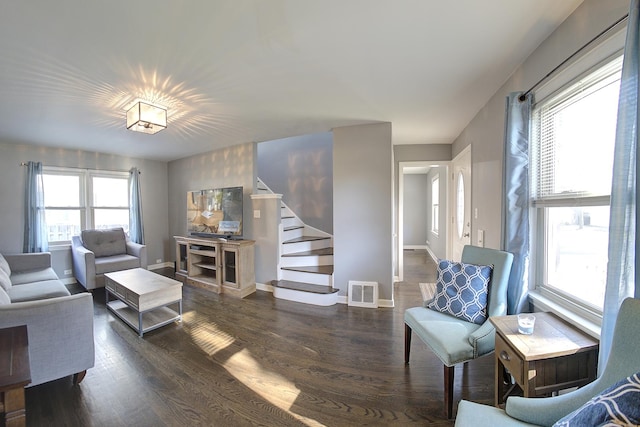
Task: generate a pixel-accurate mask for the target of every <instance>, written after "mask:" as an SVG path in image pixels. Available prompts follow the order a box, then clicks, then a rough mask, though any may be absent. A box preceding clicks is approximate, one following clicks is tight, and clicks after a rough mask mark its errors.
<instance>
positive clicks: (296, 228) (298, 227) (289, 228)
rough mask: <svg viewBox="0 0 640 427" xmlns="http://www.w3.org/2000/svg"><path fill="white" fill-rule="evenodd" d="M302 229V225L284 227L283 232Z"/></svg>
mask: <svg viewBox="0 0 640 427" xmlns="http://www.w3.org/2000/svg"><path fill="white" fill-rule="evenodd" d="M300 228H304V225H292V226H291V227H285V228H284V231H291V230H298V229H300Z"/></svg>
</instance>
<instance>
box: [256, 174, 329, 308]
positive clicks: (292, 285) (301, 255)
mask: <svg viewBox="0 0 640 427" xmlns="http://www.w3.org/2000/svg"><path fill="white" fill-rule="evenodd" d="M257 188H258V193H263V194H264V193H270V194H272V193H273V191H271V189H269V187H268V186H267V185H265V184H264V183H263V182H262V181H261V180H260V179H259V178H258V187H257ZM281 209H282V211H281V215H280V216H281V221H282V233H281V236H280V265H279V276H278V279H276V280H273V281H271V283H270V284H271V286H272V287H273V296H274V297H276V298H279V299H286V300H289V301H297V302H303V303H306V304H313V305H320V306H329V305H334V304H335V303H336V302H337V301H338V290H337V289H334V288H333V238H332V236H331V235H330V234H328V233H325V232H323V231H320V230H318V229H315V228H313V227H310V226H308V225H306V224H304V222H302V220H300V218H298V217H297V216H296V215H295V213H294V212H293V211H292V210H291V209H290V208H289V207H288V206H287V205H286V204H285V203H284V202H282V205H281Z"/></svg>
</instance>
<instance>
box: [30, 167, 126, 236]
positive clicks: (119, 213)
mask: <svg viewBox="0 0 640 427" xmlns="http://www.w3.org/2000/svg"><path fill="white" fill-rule="evenodd" d="M43 182H44V204H45V221H46V223H47V230H48V232H47V236H48V239H49V244H54V245H55V244H56V243H58V244H60V243H68V242H70V241H71V237H72V236H75V235H78V234H80V231H81V230H85V229H89V228H98V229H104V228H112V227H122V228H123V229H124V231H125V233H127V232H128V231H129V174H128V173H127V172H107V171H88V170H82V169H67V168H54V167H45V168H44V174H43Z"/></svg>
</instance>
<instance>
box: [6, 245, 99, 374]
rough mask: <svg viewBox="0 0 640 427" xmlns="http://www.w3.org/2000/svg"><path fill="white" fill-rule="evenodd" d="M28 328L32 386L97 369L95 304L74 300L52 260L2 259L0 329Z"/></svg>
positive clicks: (82, 297)
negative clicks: (23, 326) (94, 335)
mask: <svg viewBox="0 0 640 427" xmlns="http://www.w3.org/2000/svg"><path fill="white" fill-rule="evenodd" d="M19 325H27V334H28V339H29V360H30V366H31V384H29V386H35V385H38V384H42V383H45V382H48V381H52V380H56V379H59V378H63V377H66V376H70V375H73V376H74V379H73V380H74V383H79V382H80V381H82V378H84V375H85V373H86V370H87V369H89V368H91V367H93V365H94V361H95V348H94V342H93V298H92V296H91V294H89V293H87V292H83V293H80V294H76V295H71V294H70V293H69V291H68V290H67V288H66V287H65V286H64V284H63V283H62V282H61V281H60V280H59V279H58V276H57V275H56V273H55V272H54V271H53V269H52V268H51V254H49V253H47V252H44V253H36V254H16V255H4V256H3V255H0V328H8V327H11V326H19Z"/></svg>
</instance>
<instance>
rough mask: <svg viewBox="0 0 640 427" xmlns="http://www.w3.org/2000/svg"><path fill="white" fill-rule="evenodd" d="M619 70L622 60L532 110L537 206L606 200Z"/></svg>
mask: <svg viewBox="0 0 640 427" xmlns="http://www.w3.org/2000/svg"><path fill="white" fill-rule="evenodd" d="M621 66H622V57H621V56H620V57H618V58H616V59H615V60H613V61H611V62H610V63H608V64H607V65H606V66H604V67H601V68H600V69H598V70H597V71H596V72H592V73H591V74H589V75H587V76H584V77H582V78H580V79H579V80H577V81H576V82H575V83H573V84H571V85H570V86H568V87H567V88H566V89H564V90H562V91H561V92H559V93H558V94H556V95H555V96H552V97H551V98H549V99H548V100H545V101H544V102H543V103H541V104H539V105H538V106H536V108H534V113H533V114H534V126H533V133H534V135H533V138H532V140H533V142H534V147H533V150H532V154H533V157H534V158H533V162H532V165H535V167H534V168H532V173H533V175H534V176H533V180H532V184H533V185H532V192H533V194H532V196H533V199H534V205H537V206H544V205H553V204H554V200H557V199H567V198H571V199H573V198H587V199H585V200H584V202H588V203H593V202H594V201H597V199H598V198H601V197H603V196H607V197H608V195H609V193H610V191H611V169H612V165H613V143H614V140H615V138H612V137H611V136H612V135H615V126H616V119H617V117H616V114H617V102H618V91H619V86H620V70H621ZM590 198H595V199H591V200H589V199H590ZM579 203H580V202H579ZM606 203H608V199H607V202H606ZM598 204H600V203H598Z"/></svg>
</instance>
